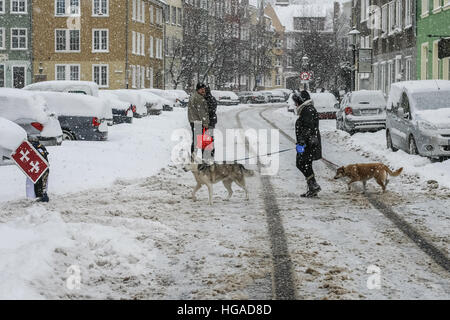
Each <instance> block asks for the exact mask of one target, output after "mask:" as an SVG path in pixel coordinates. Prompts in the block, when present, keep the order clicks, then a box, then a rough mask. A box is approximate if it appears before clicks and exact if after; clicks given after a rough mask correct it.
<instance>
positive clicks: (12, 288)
mask: <svg viewBox="0 0 450 320" xmlns="http://www.w3.org/2000/svg"><path fill="white" fill-rule="evenodd" d="M260 113H261V114H262V115H263V116H264V117H266V118H268V119H270V120H271V121H272V122H273V123H275V124H276V125H277V126H279V127H280V129H282V130H283V131H285V132H286V133H288V134H289V135H291V136H293V129H294V126H293V123H294V121H295V116H293V115H292V114H291V113H288V112H287V111H286V107H281V108H280V107H277V106H276V105H275V106H274V105H272V106H269V105H260V106H248V105H240V106H238V107H231V106H230V107H220V108H219V112H218V117H219V124H218V126H219V128H221V129H225V128H237V127H238V126H239V122H238V118H239V120H240V122H241V123H242V126H243V127H244V128H254V129H262V128H264V129H269V128H270V126H269V124H268V123H267V122H266V121H265V120H264V119H263V118H262V117H261V116H260ZM182 128H188V123H187V121H186V110H185V109H175V111H174V112H169V113H163V114H162V115H161V116H159V117H147V118H143V119H138V120H137V121H136V122H135V124H133V125H126V124H122V125H118V126H114V127H112V128H111V130H110V139H109V141H107V142H64V144H63V145H62V146H61V147H51V148H49V151H50V163H51V177H50V192H49V195H50V199H51V202H50V203H48V204H36V203H34V202H32V201H30V200H25V199H24V196H25V179H24V177H23V175H22V173H21V172H19V170H18V169H17V168H15V167H13V166H4V167H0V176H1V177H2V186H1V187H0V199H1V200H0V256H1V257H2V259H1V260H0V283H1V284H0V298H7V299H16V298H25V299H33V298H38V299H61V298H62V299H194V298H198V299H272V298H274V290H273V286H272V285H273V273H274V269H273V262H274V259H276V258H274V256H273V253H272V250H271V246H272V245H273V244H272V243H271V237H269V236H268V223H270V222H268V219H267V215H268V212H267V208H266V206H265V204H264V194H265V192H267V191H264V190H263V189H264V188H263V187H264V186H263V183H264V182H262V180H261V179H260V176H259V175H256V176H255V177H253V178H248V179H247V183H248V185H249V189H250V201H248V202H247V201H245V199H244V192H243V191H242V190H241V189H239V188H238V187H237V186H236V185H233V189H234V190H235V194H234V195H233V197H232V198H231V200H230V201H228V202H227V201H223V199H224V198H225V197H226V190H225V188H224V187H223V186H221V185H217V186H216V187H215V189H214V205H213V206H209V205H208V204H207V198H208V196H207V190H206V188H205V187H204V188H202V189H201V190H200V191H199V193H198V199H199V200H198V201H197V202H193V201H192V200H191V191H192V187H193V186H194V185H195V181H194V178H193V176H192V174H191V173H190V172H184V171H183V170H182V169H181V167H180V166H176V165H173V164H172V163H171V162H170V154H171V150H172V147H173V146H174V145H175V143H176V142H174V141H172V140H171V134H172V132H173V131H174V130H176V129H182ZM321 130H322V135H323V144H324V157H325V158H326V159H328V160H330V161H332V162H334V163H336V164H338V165H344V164H349V163H356V162H371V161H382V162H384V163H386V164H387V165H389V166H390V167H391V168H393V169H397V168H398V167H404V168H405V172H404V174H403V175H401V176H400V177H398V178H393V179H392V181H391V183H390V184H389V187H388V191H387V192H386V194H381V193H380V189H379V187H378V186H377V185H376V184H375V183H373V182H369V183H368V193H370V194H374V195H375V196H376V197H377V198H378V199H380V201H383V202H384V203H386V204H387V205H389V206H391V207H392V209H393V210H394V211H395V212H396V213H397V214H399V215H401V217H402V218H403V219H404V220H405V221H407V222H408V223H409V224H411V225H413V226H414V227H415V228H416V230H418V231H419V232H420V234H421V235H422V236H423V237H424V238H425V239H427V240H428V241H429V242H430V243H432V244H433V245H434V246H436V247H437V248H439V249H440V250H441V251H442V252H443V253H445V255H446V256H447V257H448V255H449V240H450V237H449V236H450V235H449V230H450V228H449V225H450V216H449V213H448V210H447V208H448V206H449V205H450V192H449V189H448V188H449V187H450V185H449V184H448V183H449V181H450V174H449V172H450V170H448V168H449V167H450V161H446V162H442V163H431V162H430V161H429V160H427V159H426V158H421V157H420V156H410V155H406V154H402V153H401V151H399V152H398V153H393V152H391V151H387V150H386V149H385V146H384V145H383V143H384V144H385V142H384V139H383V138H384V137H383V134H384V133H383V132H382V131H381V132H378V133H375V134H372V133H364V134H355V135H354V136H352V137H350V136H349V135H346V134H343V133H342V132H339V131H336V129H335V123H334V120H333V121H332V120H325V121H321ZM290 147H292V142H290V141H289V140H287V139H286V138H285V137H283V136H282V135H280V149H285V148H290ZM446 168H447V169H446ZM315 171H316V173H317V175H318V181H319V183H320V184H321V186H322V189H323V191H322V192H321V194H320V197H319V198H318V199H309V200H305V199H302V198H300V197H299V195H300V193H302V192H303V191H304V189H305V181H304V178H303V176H302V175H301V174H300V173H299V172H298V170H297V168H296V167H295V152H287V153H282V154H280V168H279V171H278V174H277V175H275V176H271V177H270V183H271V185H272V186H273V192H274V197H275V199H276V202H277V206H278V208H279V211H280V217H281V221H282V224H283V227H284V232H285V241H286V244H287V248H288V253H289V258H290V261H291V262H292V279H293V282H294V283H293V284H292V285H293V287H294V288H295V296H296V298H298V299H448V298H450V294H449V292H450V282H449V276H448V271H446V270H445V269H444V268H442V267H441V266H439V265H438V264H437V263H436V262H435V261H434V260H433V259H431V258H430V256H428V255H427V254H426V253H424V252H423V251H422V250H421V249H420V248H419V247H418V246H417V245H416V244H415V243H414V242H412V241H411V240H410V239H409V238H408V237H406V236H405V234H403V233H402V232H401V231H400V230H399V229H398V228H396V226H395V225H394V224H393V223H392V222H391V221H390V220H389V219H387V218H386V217H385V216H384V215H383V214H382V213H381V212H379V211H378V210H377V209H376V208H374V207H373V206H372V205H371V204H370V202H369V200H368V198H367V197H365V196H364V195H363V194H361V193H359V192H358V191H351V192H348V191H347V190H346V185H345V183H344V182H343V181H341V180H334V179H333V176H334V172H333V171H332V170H331V169H330V168H329V167H328V166H327V165H326V164H325V163H324V162H322V161H318V162H315ZM447 259H448V258H447ZM374 276H379V277H380V288H372V287H370V285H369V286H368V280H370V279H373V277H374ZM369 287H370V289H369Z"/></svg>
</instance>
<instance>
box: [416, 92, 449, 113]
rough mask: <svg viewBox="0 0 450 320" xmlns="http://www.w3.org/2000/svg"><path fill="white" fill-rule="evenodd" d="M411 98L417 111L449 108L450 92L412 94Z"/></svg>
mask: <svg viewBox="0 0 450 320" xmlns="http://www.w3.org/2000/svg"><path fill="white" fill-rule="evenodd" d="M411 96H412V99H413V101H414V102H413V104H414V107H415V109H417V110H436V109H443V108H450V91H440V92H437V91H434V92H421V93H413V94H412V95H411Z"/></svg>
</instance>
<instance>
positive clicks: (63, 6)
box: [55, 0, 80, 16]
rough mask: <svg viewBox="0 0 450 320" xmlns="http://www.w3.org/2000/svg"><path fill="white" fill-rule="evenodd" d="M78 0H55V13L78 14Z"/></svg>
mask: <svg viewBox="0 0 450 320" xmlns="http://www.w3.org/2000/svg"><path fill="white" fill-rule="evenodd" d="M79 14H80V0H55V15H56V16H67V15H79Z"/></svg>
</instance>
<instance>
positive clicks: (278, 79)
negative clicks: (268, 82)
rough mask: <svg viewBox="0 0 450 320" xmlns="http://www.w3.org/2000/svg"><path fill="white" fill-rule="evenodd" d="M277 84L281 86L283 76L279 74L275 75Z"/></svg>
mask: <svg viewBox="0 0 450 320" xmlns="http://www.w3.org/2000/svg"><path fill="white" fill-rule="evenodd" d="M275 85H277V86H281V76H280V75H278V74H277V76H276V77H275Z"/></svg>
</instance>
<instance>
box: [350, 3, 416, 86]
mask: <svg viewBox="0 0 450 320" xmlns="http://www.w3.org/2000/svg"><path fill="white" fill-rule="evenodd" d="M353 26H355V27H356V28H357V29H358V30H359V31H360V32H361V37H360V43H359V44H358V48H371V49H372V50H373V51H372V57H373V68H372V73H358V75H357V81H356V90H361V89H371V90H382V91H383V92H384V93H385V94H388V93H389V90H390V86H391V84H392V83H394V82H398V81H405V80H415V79H416V72H415V70H416V55H417V54H416V0H391V1H389V0H361V1H354V6H353Z"/></svg>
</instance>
